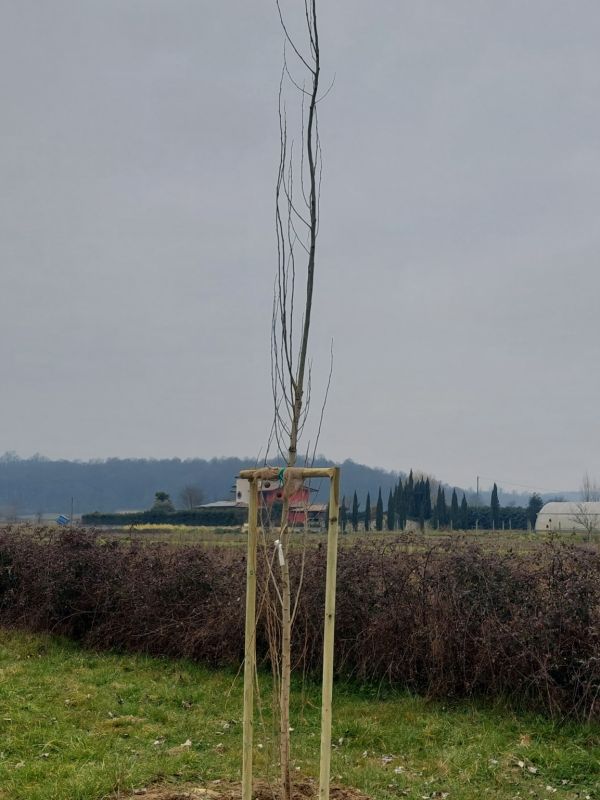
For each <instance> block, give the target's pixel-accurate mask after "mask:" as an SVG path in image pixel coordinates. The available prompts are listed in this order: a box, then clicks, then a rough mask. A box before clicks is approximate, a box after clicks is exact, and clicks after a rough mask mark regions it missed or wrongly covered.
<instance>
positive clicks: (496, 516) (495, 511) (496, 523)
mask: <svg viewBox="0 0 600 800" xmlns="http://www.w3.org/2000/svg"><path fill="white" fill-rule="evenodd" d="M490 508H491V513H492V528H493V529H494V530H496V529H497V528H499V527H500V501H499V500H498V487H497V486H496V484H494V488H493V489H492V499H491V502H490Z"/></svg>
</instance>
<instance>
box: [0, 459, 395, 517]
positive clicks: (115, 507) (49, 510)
mask: <svg viewBox="0 0 600 800" xmlns="http://www.w3.org/2000/svg"><path fill="white" fill-rule="evenodd" d="M333 463H334V462H332V461H328V460H327V459H325V458H320V459H317V460H316V462H315V465H318V466H331V465H332V464H333ZM252 466H255V462H254V461H253V460H251V459H243V458H212V459H209V460H207V459H202V458H194V459H186V460H181V459H178V458H171V459H121V458H109V459H106V460H102V461H66V460H60V461H51V460H49V459H46V458H43V457H41V456H34V457H33V458H27V459H22V458H19V457H18V456H17V455H15V454H14V453H6V454H5V455H4V456H0V517H4V518H6V517H13V516H17V515H18V516H24V515H37V514H44V515H47V514H55V513H69V511H70V508H71V498H73V507H74V511H75V514H82V513H88V512H93V511H119V510H125V509H126V510H137V509H147V508H150V506H151V505H152V503H153V500H154V493H155V492H157V491H163V492H168V494H170V495H171V498H172V499H173V502H174V503H175V505H177V506H180V507H181V506H182V503H181V501H180V498H179V495H180V492H181V490H182V489H183V488H184V487H185V486H198V487H200V488H201V489H202V490H203V493H204V497H205V500H206V501H212V500H222V499H228V498H231V497H232V496H233V494H232V489H233V485H234V482H235V477H236V475H237V474H238V473H239V471H240V470H241V469H244V468H248V467H252ZM341 466H342V494H346V495H348V496H349V501H351V500H352V493H353V492H354V491H355V490H356V492H357V493H358V495H359V498H360V499H361V502H362V501H363V500H364V497H366V494H367V492H371V497H372V499H373V501H374V500H375V499H376V497H377V491H378V489H379V487H380V486H381V490H382V492H383V493H384V497H386V498H387V493H388V491H389V489H390V488H391V487H392V486H394V485H395V484H396V483H397V481H398V476H399V473H395V472H388V471H386V470H383V469H377V468H373V467H367V466H365V465H364V464H356V463H354V462H353V461H350V460H348V461H345V462H344V463H343V464H342V465H341ZM321 484H322V485H321ZM325 484H326V481H323V482H316V483H315V488H317V489H319V490H320V491H319V493H318V495H316V496H320V497H322V498H325V497H326V492H327V487H326V485H325Z"/></svg>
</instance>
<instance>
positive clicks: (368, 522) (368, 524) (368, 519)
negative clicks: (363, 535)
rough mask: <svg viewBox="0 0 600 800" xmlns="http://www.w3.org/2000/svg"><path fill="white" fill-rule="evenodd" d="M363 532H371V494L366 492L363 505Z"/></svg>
mask: <svg viewBox="0 0 600 800" xmlns="http://www.w3.org/2000/svg"><path fill="white" fill-rule="evenodd" d="M365 530H366V531H370V530H371V493H370V492H367V502H366V504H365Z"/></svg>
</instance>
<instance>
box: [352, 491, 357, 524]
mask: <svg viewBox="0 0 600 800" xmlns="http://www.w3.org/2000/svg"><path fill="white" fill-rule="evenodd" d="M351 523H352V530H353V531H354V533H356V531H357V530H358V497H357V496H356V492H354V497H353V498H352V518H351Z"/></svg>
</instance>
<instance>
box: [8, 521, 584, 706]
mask: <svg viewBox="0 0 600 800" xmlns="http://www.w3.org/2000/svg"><path fill="white" fill-rule="evenodd" d="M291 558H292V559H294V560H295V559H298V558H300V553H299V551H295V552H293V553H292V554H291ZM245 569H246V566H245V557H244V555H243V553H241V552H240V550H239V549H238V548H223V547H218V548H216V547H215V548H212V549H211V548H206V547H196V546H192V547H185V548H184V547H179V548H177V547H173V546H170V545H165V544H147V543H144V544H140V543H137V542H126V543H123V542H116V541H110V542H103V541H101V540H99V539H98V537H97V536H96V535H95V534H94V533H93V532H89V531H80V530H67V531H60V532H58V533H50V532H49V531H48V530H47V529H46V530H44V529H41V528H40V529H38V530H32V531H28V532H25V533H24V532H22V531H20V530H18V529H16V528H12V529H11V528H10V527H9V528H5V529H3V530H0V624H2V625H4V626H19V627H25V628H28V629H31V630H36V631H42V630H43V631H52V632H55V633H59V634H63V635H66V636H69V637H72V638H74V639H77V640H79V641H81V642H82V643H84V644H85V645H87V646H91V647H96V648H113V649H120V650H130V651H142V652H145V653H149V654H153V655H166V656H177V657H187V658H191V659H194V660H197V661H200V662H203V663H206V664H208V665H214V666H222V665H238V664H239V663H241V660H242V658H243V651H244V641H243V638H244V602H245ZM293 573H298V570H293ZM259 578H260V581H261V582H262V585H263V586H264V581H265V578H266V576H265V573H264V571H263V572H261V574H260V575H259ZM324 584H325V548H324V547H323V548H320V547H315V548H310V549H309V550H308V551H307V553H306V563H305V568H304V582H303V587H302V592H301V595H300V600H299V604H298V611H297V617H296V624H295V627H294V633H293V636H294V642H293V649H294V653H295V664H296V668H297V669H301V670H302V671H304V672H305V673H308V674H315V675H316V674H318V671H319V668H320V662H321V655H322V617H323V604H324ZM262 599H263V594H262V592H261V593H260V596H259V599H258V610H259V620H258V629H257V650H258V657H259V659H260V660H261V663H263V664H265V665H266V664H267V662H268V642H267V634H266V623H265V613H264V603H263V602H262ZM336 671H337V674H338V675H339V676H344V677H346V678H351V679H356V680H360V681H387V682H389V683H390V684H392V685H394V686H402V687H407V688H410V689H412V690H415V691H419V692H422V693H425V694H427V695H430V696H434V697H442V696H443V697H464V696H474V695H475V696H488V697H502V698H505V699H512V700H513V701H514V702H516V703H526V704H527V705H529V706H533V707H537V708H541V709H545V710H546V711H547V712H549V713H551V714H553V715H572V716H576V717H579V718H592V717H594V718H600V706H599V703H598V699H597V698H598V695H599V694H600V556H599V555H598V553H597V552H596V550H595V549H593V548H591V547H586V546H582V545H575V544H573V545H565V544H563V543H559V542H550V543H546V544H540V545H539V546H538V547H536V548H534V549H533V550H531V551H528V552H526V553H519V554H515V553H513V552H500V551H496V550H494V549H493V548H490V547H485V548H484V547H481V546H479V545H475V544H471V543H469V541H468V539H460V538H457V539H452V538H448V539H445V540H444V541H442V542H440V543H439V544H435V545H430V544H423V543H421V542H419V540H418V539H410V537H406V536H405V537H401V538H399V539H398V540H397V541H395V542H391V541H390V540H389V539H386V540H385V541H383V540H380V541H377V542H373V541H369V542H366V543H359V544H356V545H351V546H345V547H343V548H341V549H340V552H339V557H338V591H337V616H336Z"/></svg>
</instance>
